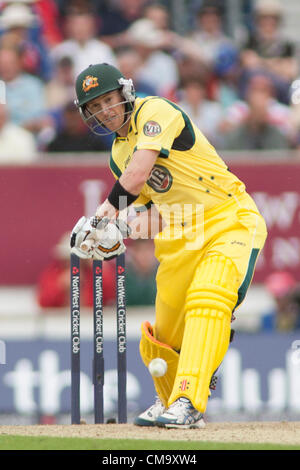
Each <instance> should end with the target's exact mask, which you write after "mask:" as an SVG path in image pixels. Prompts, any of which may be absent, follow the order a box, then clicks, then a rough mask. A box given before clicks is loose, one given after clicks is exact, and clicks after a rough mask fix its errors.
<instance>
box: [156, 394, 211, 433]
mask: <svg viewBox="0 0 300 470" xmlns="http://www.w3.org/2000/svg"><path fill="white" fill-rule="evenodd" d="M156 425H157V426H160V427H163V428H179V429H198V428H204V427H205V422H204V419H203V414H202V413H200V412H199V411H197V410H196V409H195V408H194V407H193V405H192V403H191V402H190V400H189V399H188V398H185V397H180V398H178V400H176V401H174V403H172V405H170V407H169V408H168V409H167V410H166V411H165V412H164V413H163V414H161V415H160V416H159V417H158V418H157V419H156Z"/></svg>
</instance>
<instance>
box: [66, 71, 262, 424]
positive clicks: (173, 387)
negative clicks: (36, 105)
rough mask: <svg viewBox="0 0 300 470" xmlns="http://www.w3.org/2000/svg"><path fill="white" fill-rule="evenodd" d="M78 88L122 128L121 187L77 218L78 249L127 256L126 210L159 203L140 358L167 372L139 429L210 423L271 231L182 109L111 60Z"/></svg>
mask: <svg viewBox="0 0 300 470" xmlns="http://www.w3.org/2000/svg"><path fill="white" fill-rule="evenodd" d="M76 94H77V101H76V102H77V106H78V109H79V112H80V114H81V116H82V118H83V120H84V121H85V123H86V124H87V125H88V126H89V127H90V128H91V129H92V130H93V132H95V133H96V134H99V135H103V134H111V133H115V139H114V142H113V145H112V151H111V158H110V169H111V171H112V173H113V175H114V177H115V179H116V182H115V184H114V185H113V187H112V188H111V191H110V193H109V195H108V197H107V199H106V200H105V201H104V202H103V203H102V204H101V205H100V206H99V207H98V208H97V210H96V213H95V216H94V217H92V218H90V219H86V218H85V217H82V218H81V219H80V220H79V221H78V222H77V224H76V225H75V227H74V229H73V232H72V235H71V247H72V252H74V253H76V254H77V255H78V256H79V257H82V258H93V259H97V258H98V259H104V260H105V259H111V258H112V257H114V256H117V255H118V254H120V253H122V252H124V250H125V246H124V243H123V237H124V236H126V232H128V233H129V232H130V230H129V229H128V231H127V229H126V230H124V225H125V226H126V224H124V222H123V223H122V224H121V223H120V214H121V213H124V211H126V210H127V209H128V207H129V206H130V208H132V207H135V208H136V213H137V216H138V214H140V211H141V210H142V209H144V213H145V214H146V213H150V214H151V210H152V209H151V208H152V207H155V208H156V209H157V211H158V213H159V215H160V218H161V221H162V226H161V227H162V228H161V229H160V231H159V232H158V233H157V234H156V235H155V238H154V243H155V256H156V258H157V260H158V261H159V267H158V271H157V297H156V305H155V308H156V312H155V324H154V325H151V324H150V323H149V322H147V321H145V322H144V323H143V324H142V327H141V331H142V333H141V341H140V354H141V357H142V360H143V362H144V364H145V365H146V366H147V367H148V366H149V364H150V363H151V361H152V360H153V359H155V358H161V359H163V360H164V361H165V363H166V365H167V367H166V372H165V373H164V375H161V376H156V377H153V381H154V386H155V389H156V392H157V395H158V399H157V400H156V402H155V403H154V404H153V405H152V406H151V407H150V408H149V409H148V410H146V411H145V412H143V413H142V414H141V415H140V416H138V417H137V418H136V420H135V424H137V425H140V426H161V427H167V428H172V427H174V428H181V429H188V428H201V427H203V426H204V425H205V424H204V419H203V415H204V413H205V410H206V406H207V401H208V398H209V396H210V385H211V381H212V378H213V377H214V374H215V372H216V371H217V369H218V367H219V366H220V364H221V362H222V361H223V359H224V356H225V354H226V351H227V349H228V346H229V343H230V338H231V322H232V319H233V318H234V317H233V312H235V310H236V309H237V307H238V306H239V305H240V304H241V302H242V301H243V299H244V298H245V295H246V292H247V289H248V288H249V285H250V283H251V280H252V277H253V273H254V269H255V264H256V261H257V258H258V255H259V253H260V251H261V249H262V248H263V246H264V243H265V240H266V237H267V230H266V225H265V222H264V220H263V218H262V216H261V215H260V213H259V211H258V209H257V207H256V205H255V203H254V201H253V199H252V198H251V197H250V196H249V194H247V192H246V189H245V185H244V183H243V182H242V181H240V180H239V179H238V178H237V177H236V176H235V175H234V174H233V173H231V172H230V170H229V169H228V168H227V166H226V164H225V163H224V161H223V160H222V159H221V158H220V157H219V155H218V154H217V152H216V150H215V148H214V147H213V146H212V145H211V144H210V143H209V142H208V140H207V139H206V138H205V136H204V135H203V134H202V133H201V130H199V129H198V128H197V127H196V126H195V124H194V123H193V122H192V121H191V119H190V118H189V116H188V115H187V114H186V113H185V112H184V111H183V110H182V109H180V107H179V106H177V105H176V104H174V103H172V102H170V101H168V100H167V99H165V98H161V97H158V96H148V97H145V98H138V97H136V95H135V91H134V86H133V83H132V80H130V79H125V78H124V76H123V75H122V74H121V73H120V71H119V70H118V69H116V68H115V67H113V66H111V65H109V64H95V65H90V66H89V67H88V68H87V69H85V70H83V71H82V72H81V73H80V74H79V76H78V77H77V80H76ZM146 210H147V211H148V212H146ZM129 225H130V224H129ZM130 236H132V233H131V235H130ZM87 241H90V249H89V250H88V251H87V250H86V249H85V250H83V245H82V243H83V242H87Z"/></svg>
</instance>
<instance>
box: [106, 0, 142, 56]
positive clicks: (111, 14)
mask: <svg viewBox="0 0 300 470" xmlns="http://www.w3.org/2000/svg"><path fill="white" fill-rule="evenodd" d="M146 1H147V0H122V1H117V2H109V4H108V7H107V8H106V9H105V8H103V7H101V9H99V13H100V17H101V21H100V29H99V34H100V37H101V39H102V41H104V42H106V44H108V45H109V46H110V47H112V48H113V49H114V50H117V49H119V48H123V47H127V46H131V45H132V41H131V39H130V37H129V36H128V32H127V31H128V28H129V27H130V25H131V24H132V23H133V22H135V21H136V20H138V19H140V18H142V16H143V9H144V6H145V4H146Z"/></svg>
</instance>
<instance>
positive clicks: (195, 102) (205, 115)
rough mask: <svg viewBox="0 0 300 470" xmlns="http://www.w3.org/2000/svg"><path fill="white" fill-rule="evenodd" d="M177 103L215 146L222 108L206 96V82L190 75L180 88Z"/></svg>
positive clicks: (218, 138)
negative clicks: (179, 96)
mask: <svg viewBox="0 0 300 470" xmlns="http://www.w3.org/2000/svg"><path fill="white" fill-rule="evenodd" d="M181 92H182V96H181V99H180V100H179V103H178V104H179V105H180V106H181V107H182V109H183V110H184V111H185V112H186V113H187V114H188V115H189V116H190V117H191V119H192V120H193V121H194V123H195V124H196V126H198V127H199V129H201V132H202V133H203V134H204V135H205V137H207V138H208V140H209V141H210V142H211V143H212V144H213V145H215V146H217V145H218V144H219V143H220V131H219V125H220V123H221V121H222V119H223V110H222V107H221V105H220V104H219V103H217V102H215V101H210V100H208V99H207V96H206V83H205V82H204V81H202V80H201V79H200V78H198V77H190V78H189V79H187V80H186V81H185V82H184V83H183V86H182V88H181Z"/></svg>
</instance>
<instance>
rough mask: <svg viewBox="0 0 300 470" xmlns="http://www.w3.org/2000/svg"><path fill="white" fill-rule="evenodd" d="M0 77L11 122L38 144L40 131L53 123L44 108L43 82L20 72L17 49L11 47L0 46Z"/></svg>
mask: <svg viewBox="0 0 300 470" xmlns="http://www.w3.org/2000/svg"><path fill="white" fill-rule="evenodd" d="M0 79H1V80H3V81H4V82H5V85H6V100H7V108H8V112H9V116H10V119H11V121H12V122H13V123H14V124H17V125H19V126H22V127H24V128H25V129H27V130H29V131H30V132H33V133H34V134H35V136H36V138H37V142H38V144H39V145H42V144H43V140H42V139H43V138H44V132H48V130H50V131H51V130H52V126H53V121H52V119H51V117H50V116H49V115H48V113H47V109H46V102H45V85H44V83H43V82H42V81H41V80H40V79H39V78H37V77H33V76H32V75H29V74H27V73H25V72H24V71H23V69H22V59H21V55H20V52H19V51H18V50H17V49H13V48H9V49H7V48H5V49H0Z"/></svg>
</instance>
